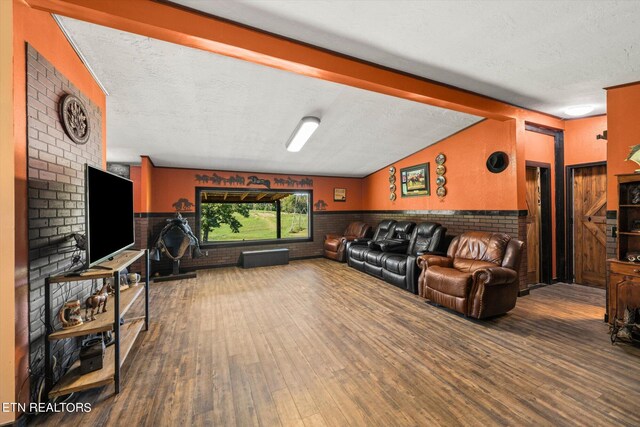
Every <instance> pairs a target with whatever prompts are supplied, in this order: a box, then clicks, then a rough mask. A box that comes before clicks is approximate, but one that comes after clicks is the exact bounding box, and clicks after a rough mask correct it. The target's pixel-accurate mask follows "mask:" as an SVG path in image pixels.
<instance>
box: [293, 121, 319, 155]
mask: <svg viewBox="0 0 640 427" xmlns="http://www.w3.org/2000/svg"><path fill="white" fill-rule="evenodd" d="M318 126H320V119H319V118H317V117H312V116H307V117H303V118H302V120H300V123H298V126H296V129H295V130H294V131H293V134H291V137H290V138H289V141H287V144H286V147H287V151H291V152H292V153H297V152H298V151H300V150H301V149H302V147H303V146H304V144H306V143H307V141H308V140H309V138H311V135H313V133H314V132H315V131H316V129H318Z"/></svg>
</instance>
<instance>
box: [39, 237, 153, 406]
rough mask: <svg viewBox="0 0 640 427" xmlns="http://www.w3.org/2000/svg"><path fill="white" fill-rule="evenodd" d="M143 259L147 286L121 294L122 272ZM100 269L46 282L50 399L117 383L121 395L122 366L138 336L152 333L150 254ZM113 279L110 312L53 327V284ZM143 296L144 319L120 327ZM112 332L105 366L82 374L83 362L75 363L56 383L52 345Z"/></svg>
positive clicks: (134, 254) (125, 255)
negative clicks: (79, 322)
mask: <svg viewBox="0 0 640 427" xmlns="http://www.w3.org/2000/svg"><path fill="white" fill-rule="evenodd" d="M141 257H144V258H145V273H146V274H145V280H144V285H138V286H133V287H131V288H129V289H127V290H125V291H122V292H121V291H120V272H121V271H122V270H124V269H125V268H127V267H128V266H130V265H131V264H133V263H134V262H135V261H137V260H138V259H140V258H141ZM98 267H99V268H93V269H89V270H86V271H82V272H78V273H72V274H70V275H69V274H67V275H65V274H61V275H57V276H51V277H49V278H48V279H46V281H45V319H47V322H46V323H47V333H46V339H45V392H46V393H47V394H48V396H49V397H50V398H52V397H56V396H64V395H67V394H70V393H73V392H77V391H82V390H87V389H90V388H95V387H101V386H103V385H106V384H109V383H111V382H114V383H115V393H116V394H118V393H119V392H120V367H121V366H122V364H123V363H124V360H125V359H126V357H127V355H128V354H129V351H130V350H131V348H132V347H133V344H134V342H135V340H136V337H137V336H138V334H139V333H140V331H141V330H142V328H143V327H144V330H145V331H146V330H149V251H148V250H146V249H144V250H128V251H123V252H121V253H119V254H118V255H116V256H114V257H113V259H111V260H109V261H105V262H103V263H101V264H100V265H99V266H98ZM108 278H113V287H114V295H113V297H111V298H109V299H108V301H107V311H106V312H104V313H98V314H96V316H95V317H96V319H95V320H93V321H90V322H84V323H83V324H82V325H79V326H75V327H72V328H68V329H60V330H57V331H54V330H53V329H52V326H51V323H52V322H51V299H52V293H53V292H52V290H53V289H52V288H53V286H52V285H55V284H59V285H64V284H68V283H69V282H79V281H83V280H93V279H108ZM143 293H144V296H145V302H144V313H145V314H144V317H143V318H138V319H131V320H130V321H127V322H125V323H124V325H122V326H121V325H120V319H121V318H122V317H123V316H124V315H125V314H126V312H127V311H128V310H129V309H130V308H131V307H132V306H133V303H134V302H135V301H136V300H137V299H138V297H139V296H140V295H142V294H143ZM111 330H113V333H114V337H115V341H114V343H113V345H111V346H109V347H107V348H106V352H105V356H104V360H103V367H102V369H99V370H97V371H93V372H89V373H87V374H84V375H82V374H81V373H80V360H76V361H75V362H74V363H73V365H71V367H70V368H69V370H68V371H67V372H66V373H65V374H64V375H63V376H62V377H61V378H60V379H59V380H58V382H57V383H56V384H55V385H54V384H53V378H54V377H53V375H54V373H53V366H52V360H51V359H52V354H51V350H52V346H53V342H54V341H57V340H61V339H66V338H72V337H79V336H84V335H90V334H96V333H100V332H106V331H111Z"/></svg>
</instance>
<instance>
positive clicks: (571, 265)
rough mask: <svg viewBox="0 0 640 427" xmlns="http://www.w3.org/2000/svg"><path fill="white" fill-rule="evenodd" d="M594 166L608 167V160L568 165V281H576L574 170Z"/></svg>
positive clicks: (566, 180) (566, 177)
mask: <svg viewBox="0 0 640 427" xmlns="http://www.w3.org/2000/svg"><path fill="white" fill-rule="evenodd" d="M594 166H604V167H605V168H606V167H607V162H606V161H601V162H589V163H578V164H576V165H570V166H567V167H566V169H567V171H566V174H565V185H566V189H567V204H566V206H565V211H566V213H567V234H566V247H567V282H569V283H575V281H576V273H575V271H574V268H575V263H574V257H575V247H574V246H575V242H574V236H573V225H574V212H573V211H574V209H573V208H574V204H573V172H574V171H575V170H576V169H581V168H591V167H594ZM605 178H606V175H605Z"/></svg>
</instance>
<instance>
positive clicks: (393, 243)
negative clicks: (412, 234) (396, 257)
mask: <svg viewBox="0 0 640 427" xmlns="http://www.w3.org/2000/svg"><path fill="white" fill-rule="evenodd" d="M378 243H379V245H380V249H382V252H392V253H396V254H397V253H405V252H406V251H407V248H408V247H409V241H408V240H404V239H389V240H381V241H380V242H378Z"/></svg>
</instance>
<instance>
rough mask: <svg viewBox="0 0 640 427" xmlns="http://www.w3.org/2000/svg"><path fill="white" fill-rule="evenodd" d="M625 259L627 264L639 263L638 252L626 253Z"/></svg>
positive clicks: (639, 254)
mask: <svg viewBox="0 0 640 427" xmlns="http://www.w3.org/2000/svg"><path fill="white" fill-rule="evenodd" d="M626 258H627V261H629V262H640V252H627V255H626Z"/></svg>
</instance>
